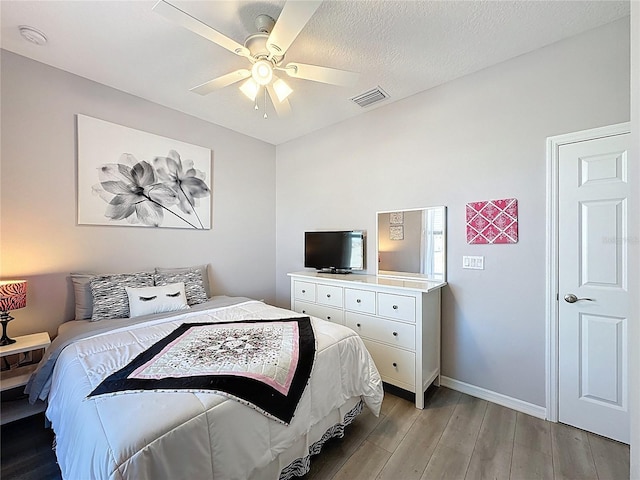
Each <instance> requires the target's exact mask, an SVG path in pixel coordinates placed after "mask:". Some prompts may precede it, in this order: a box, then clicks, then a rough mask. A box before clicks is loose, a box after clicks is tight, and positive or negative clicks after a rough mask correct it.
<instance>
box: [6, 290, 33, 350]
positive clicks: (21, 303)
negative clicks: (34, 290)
mask: <svg viewBox="0 0 640 480" xmlns="http://www.w3.org/2000/svg"><path fill="white" fill-rule="evenodd" d="M26 306H27V281H26V280H3V281H0V323H1V324H2V338H0V346H3V345H10V344H12V343H15V342H16V341H15V340H13V339H12V338H9V337H8V336H7V323H9V322H10V321H11V320H13V317H12V316H11V315H9V311H10V310H16V309H18V308H24V307H26Z"/></svg>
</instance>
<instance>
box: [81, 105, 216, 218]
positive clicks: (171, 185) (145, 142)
mask: <svg viewBox="0 0 640 480" xmlns="http://www.w3.org/2000/svg"><path fill="white" fill-rule="evenodd" d="M77 119H78V224H85V225H87V224H88V225H121V226H142V227H165V228H190V229H198V230H206V229H210V228H211V211H212V196H213V195H212V191H211V188H212V185H211V150H210V149H208V148H204V147H200V146H197V145H191V144H188V143H185V142H181V141H178V140H174V139H170V138H166V137H161V136H159V135H154V134H152V133H147V132H143V131H140V130H135V129H133V128H128V127H124V126H121V125H116V124H114V123H110V122H106V121H104V120H99V119H97V118H92V117H88V116H86V115H77Z"/></svg>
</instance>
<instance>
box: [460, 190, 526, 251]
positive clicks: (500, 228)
mask: <svg viewBox="0 0 640 480" xmlns="http://www.w3.org/2000/svg"><path fill="white" fill-rule="evenodd" d="M517 242H518V200H517V199H515V198H505V199H503V200H486V201H484V202H473V203H467V243H470V244H478V243H484V244H486V243H517Z"/></svg>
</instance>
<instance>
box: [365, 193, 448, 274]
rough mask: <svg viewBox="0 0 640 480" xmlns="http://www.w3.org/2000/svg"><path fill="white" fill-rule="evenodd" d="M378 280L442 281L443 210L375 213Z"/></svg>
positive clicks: (443, 247) (443, 257)
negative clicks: (383, 277)
mask: <svg viewBox="0 0 640 480" xmlns="http://www.w3.org/2000/svg"><path fill="white" fill-rule="evenodd" d="M376 223H377V234H378V239H377V246H378V248H377V254H378V255H377V257H378V269H377V273H378V275H379V276H385V277H396V278H411V279H416V280H418V279H419V280H431V281H443V282H444V281H446V279H447V269H446V259H447V255H446V245H447V232H446V229H447V218H446V207H443V206H439V207H428V208H415V209H411V210H393V211H386V212H378V215H377V222H376Z"/></svg>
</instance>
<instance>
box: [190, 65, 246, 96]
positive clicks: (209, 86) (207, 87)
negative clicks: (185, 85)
mask: <svg viewBox="0 0 640 480" xmlns="http://www.w3.org/2000/svg"><path fill="white" fill-rule="evenodd" d="M250 76H251V72H250V71H249V70H247V69H246V68H243V69H240V70H236V71H235V72H231V73H227V74H226V75H222V76H221V77H218V78H214V79H213V80H209V81H208V82H205V83H203V84H202V85H198V86H197V87H193V88H191V89H190V90H191V91H192V92H195V93H199V94H200V95H207V94H209V93H211V92H213V91H214V90H218V89H219V88H224V87H226V86H228V85H231V84H232V83H236V82H239V81H240V80H244V79H245V78H249V77H250Z"/></svg>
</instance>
